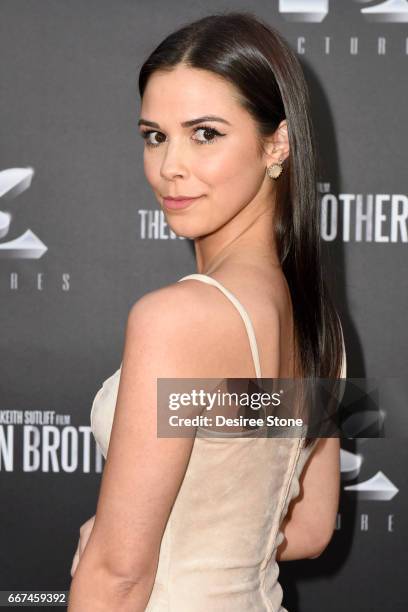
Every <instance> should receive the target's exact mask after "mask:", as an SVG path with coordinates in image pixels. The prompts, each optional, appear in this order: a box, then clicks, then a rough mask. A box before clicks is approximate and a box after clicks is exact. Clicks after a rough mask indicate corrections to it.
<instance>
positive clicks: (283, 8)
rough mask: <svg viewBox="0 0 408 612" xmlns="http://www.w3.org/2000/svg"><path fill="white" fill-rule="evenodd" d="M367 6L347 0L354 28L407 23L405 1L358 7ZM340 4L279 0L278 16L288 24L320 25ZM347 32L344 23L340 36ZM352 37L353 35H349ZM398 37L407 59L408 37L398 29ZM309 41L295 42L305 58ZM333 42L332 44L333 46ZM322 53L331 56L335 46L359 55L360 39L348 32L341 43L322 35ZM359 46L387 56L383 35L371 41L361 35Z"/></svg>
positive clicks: (358, 0)
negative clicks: (353, 20) (345, 39)
mask: <svg viewBox="0 0 408 612" xmlns="http://www.w3.org/2000/svg"><path fill="white" fill-rule="evenodd" d="M361 4H364V5H365V4H369V2H367V0H350V6H351V7H353V6H354V8H355V12H356V18H355V23H353V29H354V28H355V27H356V26H357V27H358V24H359V23H361V24H362V25H364V24H365V23H366V22H374V23H383V24H387V23H388V24H394V25H395V24H402V23H408V0H387V1H386V2H378V0H377V2H375V3H374V4H372V5H371V6H364V7H363V8H361V7H359V6H358V5H361ZM339 5H342V7H343V8H344V3H343V2H341V3H340V2H338V3H336V2H332V3H331V4H329V1H328V0H280V2H279V16H280V17H282V18H283V19H285V20H286V21H290V22H299V23H321V22H322V21H324V19H325V18H326V17H327V16H328V15H330V14H332V15H333V16H336V7H338V6H339ZM343 31H344V32H348V28H347V24H346V25H345V27H343V28H341V30H340V33H343ZM351 34H352V35H351ZM396 34H397V33H396V32H395V30H394V31H393V32H392V35H393V40H392V49H393V50H394V49H396V48H398V47H397V46H396V44H395V39H396ZM398 35H401V41H400V43H397V44H399V47H400V50H401V51H402V53H403V54H404V55H405V56H408V37H407V36H406V35H405V33H404V32H403V31H402V30H401V29H400V30H399V31H398ZM308 43H309V39H308V38H307V36H305V35H298V36H297V37H296V42H295V45H294V47H295V50H296V52H297V53H298V54H299V55H305V54H306V53H307V51H308V50H309V49H308ZM332 43H333V44H332ZM317 44H321V51H322V54H323V55H330V54H331V52H332V46H333V47H334V45H336V49H338V50H339V52H340V53H344V52H345V51H346V52H348V53H349V55H354V56H357V55H358V54H359V51H360V49H359V46H360V37H359V36H356V35H354V32H353V33H351V32H350V36H349V39H348V40H347V41H346V42H344V41H343V40H341V37H340V38H339V36H336V37H334V36H333V35H332V34H330V35H323V36H322V40H321V43H319V42H318V39H317ZM361 44H362V45H363V46H364V49H365V50H368V51H369V52H372V53H373V55H374V54H375V55H377V56H383V55H386V54H387V37H386V36H384V35H381V36H377V37H376V39H374V40H372V39H371V37H370V36H369V35H367V33H366V32H365V31H364V35H363V36H362V37H361ZM315 45H316V35H315V33H314V34H313V38H311V39H310V47H311V48H312V47H314V46H315Z"/></svg>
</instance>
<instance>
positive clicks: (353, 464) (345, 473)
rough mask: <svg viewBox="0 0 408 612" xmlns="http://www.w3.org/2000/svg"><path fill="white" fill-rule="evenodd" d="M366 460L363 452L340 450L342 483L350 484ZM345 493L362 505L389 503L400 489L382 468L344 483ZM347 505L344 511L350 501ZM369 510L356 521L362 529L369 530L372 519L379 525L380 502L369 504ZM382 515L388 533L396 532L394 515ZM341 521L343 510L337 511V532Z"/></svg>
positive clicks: (362, 512)
mask: <svg viewBox="0 0 408 612" xmlns="http://www.w3.org/2000/svg"><path fill="white" fill-rule="evenodd" d="M364 441H365V440H364V439H361V440H360V442H364ZM363 461H364V456H363V455H362V454H361V453H351V452H350V451H347V450H345V449H343V448H341V449H340V470H341V481H342V483H347V482H350V481H353V480H356V479H357V478H358V476H359V473H360V469H361V466H362V464H363ZM343 492H344V493H345V494H346V495H347V498H349V497H352V498H354V499H355V500H357V502H358V504H359V503H360V502H390V501H391V500H392V499H393V498H394V497H395V496H396V495H397V493H399V489H398V488H397V487H396V486H395V484H394V483H393V482H392V481H391V480H390V478H389V477H388V476H387V475H386V474H384V472H383V471H382V470H377V471H376V473H375V474H374V475H373V476H372V477H371V478H368V479H366V480H364V481H362V482H357V483H355V484H344V486H343ZM345 508H346V510H345V512H347V504H346V506H345ZM381 508H382V506H381ZM370 510H371V511H372V512H368V511H367V510H366V509H365V508H364V509H362V511H361V512H360V513H359V515H358V516H357V517H356V518H355V521H353V523H354V524H355V525H356V527H357V528H359V530H360V531H361V532H368V531H370V528H371V523H372V522H373V523H374V524H377V525H378V511H379V510H380V508H379V507H378V506H377V505H375V506H372V505H371V504H370ZM372 515H373V516H372ZM380 517H381V520H382V524H383V528H384V529H385V531H386V533H394V532H395V529H394V514H393V513H389V512H388V513H386V514H385V515H382V514H380ZM342 523H343V513H342V512H338V513H337V517H336V527H335V528H336V531H341V529H342V527H343V525H342Z"/></svg>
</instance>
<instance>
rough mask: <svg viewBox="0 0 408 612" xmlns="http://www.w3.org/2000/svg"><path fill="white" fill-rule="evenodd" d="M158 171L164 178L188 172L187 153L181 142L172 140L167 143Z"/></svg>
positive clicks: (184, 174)
mask: <svg viewBox="0 0 408 612" xmlns="http://www.w3.org/2000/svg"><path fill="white" fill-rule="evenodd" d="M160 172H161V175H162V176H163V177H164V178H166V179H172V178H174V177H175V176H186V175H187V174H188V154H187V151H186V148H185V147H183V145H182V143H180V142H179V143H177V142H172V143H170V144H168V145H167V148H166V151H165V154H164V157H163V160H162V164H161V168H160Z"/></svg>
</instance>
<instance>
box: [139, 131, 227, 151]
mask: <svg viewBox="0 0 408 612" xmlns="http://www.w3.org/2000/svg"><path fill="white" fill-rule="evenodd" d="M197 132H202V134H201V138H203V139H201V138H200V139H197V138H193V140H194V141H195V142H196V143H198V144H211V143H212V142H214V141H215V140H216V139H217V138H218V137H220V136H225V134H221V133H220V132H219V131H218V130H216V129H215V128H212V127H208V126H205V127H197V128H195V130H194V134H197ZM141 136H142V138H143V139H144V141H145V143H146V145H147V146H148V147H158V146H159V145H160V144H161V143H162V142H164V141H165V140H166V137H165V135H164V134H163V133H162V132H158V131H156V130H144V131H142V132H141Z"/></svg>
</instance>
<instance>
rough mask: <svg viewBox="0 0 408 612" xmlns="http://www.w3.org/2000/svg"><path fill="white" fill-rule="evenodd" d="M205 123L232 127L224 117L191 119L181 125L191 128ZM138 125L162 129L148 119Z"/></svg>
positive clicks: (207, 116) (213, 116)
mask: <svg viewBox="0 0 408 612" xmlns="http://www.w3.org/2000/svg"><path fill="white" fill-rule="evenodd" d="M203 121H220V122H221V123H226V124H227V125H231V124H230V122H229V121H227V120H226V119H223V118H222V117H217V116H216V115H205V116H204V117H198V118H197V119H190V120H189V121H183V122H182V123H181V124H180V125H181V126H182V127H191V126H193V125H196V124H197V123H202V122H203ZM137 125H148V126H149V127H154V128H160V125H159V124H158V123H156V122H155V121H149V120H148V119H139V121H138V122H137Z"/></svg>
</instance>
